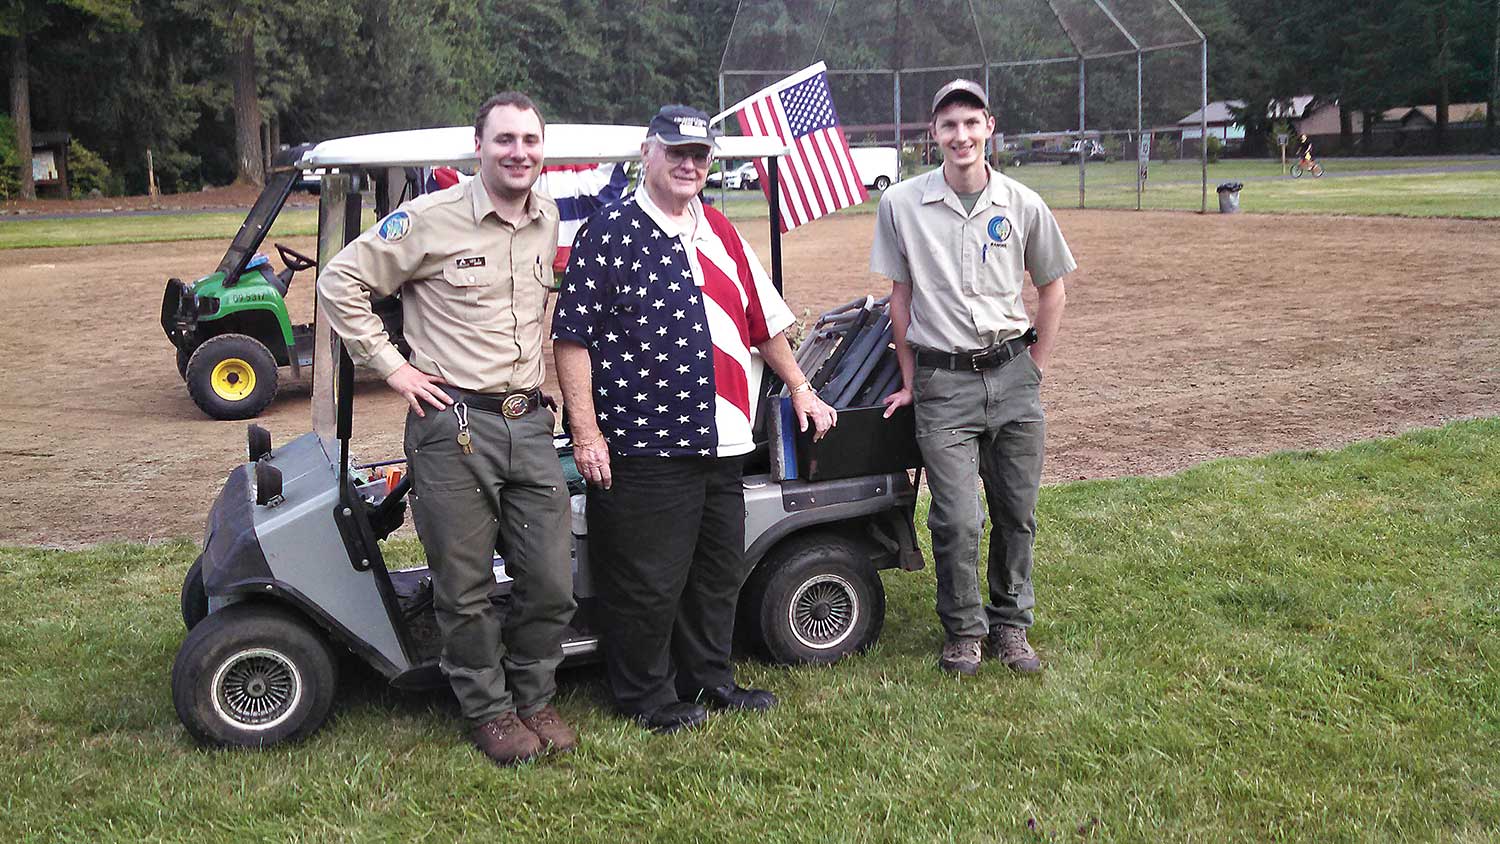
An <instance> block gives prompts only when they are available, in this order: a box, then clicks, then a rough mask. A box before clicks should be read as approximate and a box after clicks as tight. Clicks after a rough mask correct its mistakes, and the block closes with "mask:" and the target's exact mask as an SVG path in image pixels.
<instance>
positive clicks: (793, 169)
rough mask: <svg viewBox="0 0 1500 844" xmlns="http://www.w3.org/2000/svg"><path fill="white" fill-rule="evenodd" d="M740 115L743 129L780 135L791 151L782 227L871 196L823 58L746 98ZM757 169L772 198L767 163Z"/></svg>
mask: <svg viewBox="0 0 1500 844" xmlns="http://www.w3.org/2000/svg"><path fill="white" fill-rule="evenodd" d="M735 117H737V118H738V119H739V123H740V132H741V133H743V134H746V135H759V136H768V137H774V138H778V139H780V140H781V141H782V143H785V144H786V145H787V147H788V149H789V150H790V153H789V154H788V155H787V156H786V157H785V158H784V159H782V161H781V165H780V174H779V178H778V181H779V183H780V188H781V230H782V231H784V232H787V231H791V230H792V229H794V228H796V227H798V226H800V225H802V224H803V223H810V222H812V221H813V220H816V219H818V218H819V217H822V216H823V215H825V214H831V213H833V212H834V211H837V210H839V209H840V208H848V207H849V206H851V205H858V204H860V203H861V202H864V201H865V200H866V199H869V198H870V195H869V194H868V193H866V192H865V186H864V184H863V183H862V182H861V181H860V178H859V172H858V171H857V170H855V169H854V159H853V158H852V157H851V156H850V155H849V141H848V140H846V139H845V138H844V130H843V128H842V127H840V126H839V115H838V112H837V111H835V110H834V107H833V96H832V94H830V93H829V90H828V68H827V66H825V65H824V64H823V63H822V62H818V63H817V64H815V65H813V66H812V67H809V68H806V69H804V70H800V71H798V72H797V73H794V74H792V75H791V76H788V77H787V78H785V79H783V80H781V81H780V82H777V83H776V84H775V85H772V86H771V87H769V88H767V89H765V90H764V91H761V92H760V93H758V94H756V95H754V96H752V97H750V98H749V99H747V100H745V101H744V102H743V103H741V104H740V105H738V106H736V107H735ZM755 169H756V170H757V171H758V172H759V173H760V184H761V189H762V190H764V191H765V192H766V197H767V198H770V195H771V187H770V180H769V177H768V175H767V170H766V166H765V163H764V162H760V161H757V162H756V164H755Z"/></svg>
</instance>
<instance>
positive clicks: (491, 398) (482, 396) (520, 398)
mask: <svg viewBox="0 0 1500 844" xmlns="http://www.w3.org/2000/svg"><path fill="white" fill-rule="evenodd" d="M444 392H446V393H447V394H448V397H449V398H451V399H453V400H454V401H461V402H463V403H464V404H466V405H468V406H469V407H470V409H473V410H479V411H483V412H484V413H498V414H500V415H501V416H504V417H505V418H506V419H520V418H521V417H522V416H525V415H526V414H528V413H530V412H531V411H533V410H536V409H537V408H539V407H541V406H542V391H541V389H535V390H532V391H530V392H526V393H507V394H505V395H503V396H498V395H492V394H490V393H473V392H470V391H468V390H460V389H457V388H453V387H450V388H448V389H446V390H444Z"/></svg>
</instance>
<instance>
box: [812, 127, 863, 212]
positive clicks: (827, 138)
mask: <svg viewBox="0 0 1500 844" xmlns="http://www.w3.org/2000/svg"><path fill="white" fill-rule="evenodd" d="M819 140H821V141H822V142H823V146H825V147H827V149H828V161H829V164H828V169H829V174H828V177H829V178H830V179H832V180H833V182H834V184H836V185H838V187H839V190H840V191H842V192H843V196H844V207H845V208H847V207H849V206H850V205H857V204H858V203H859V199H858V197H857V196H856V195H855V192H854V187H853V186H852V185H850V184H849V178H848V176H847V174H846V173H845V172H844V161H843V158H844V152H843V150H841V149H839V136H838V130H837V129H824V130H823V131H822V132H820V133H819Z"/></svg>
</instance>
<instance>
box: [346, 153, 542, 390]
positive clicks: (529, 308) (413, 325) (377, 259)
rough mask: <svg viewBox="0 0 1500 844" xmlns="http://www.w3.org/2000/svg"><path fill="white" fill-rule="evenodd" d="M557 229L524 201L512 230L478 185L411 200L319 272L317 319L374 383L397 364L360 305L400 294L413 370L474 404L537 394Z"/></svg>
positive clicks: (538, 200) (537, 203) (538, 203)
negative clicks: (481, 396)
mask: <svg viewBox="0 0 1500 844" xmlns="http://www.w3.org/2000/svg"><path fill="white" fill-rule="evenodd" d="M557 224H558V214H557V204H556V203H554V202H553V201H552V200H551V199H548V198H547V197H545V196H542V195H541V194H538V193H536V192H535V191H533V192H532V194H531V196H530V198H528V199H527V201H526V216H525V217H524V218H523V219H522V220H521V222H520V224H519V225H514V224H512V223H509V222H507V221H505V220H502V219H501V218H500V216H499V215H498V214H497V213H495V208H494V205H493V204H492V203H491V202H490V197H489V194H488V193H487V192H486V191H485V190H484V187H483V185H482V183H481V181H480V179H479V178H477V177H476V178H473V179H468V180H466V181H464V182H463V183H461V184H458V185H454V186H453V187H451V188H448V189H446V190H441V191H437V192H436V193H430V194H425V195H423V196H419V197H417V198H416V199H413V200H412V201H411V202H408V203H406V204H405V205H403V206H401V208H399V209H397V210H396V211H394V212H392V213H391V214H390V215H389V216H387V217H386V218H385V219H384V220H381V221H380V223H378V224H377V225H376V226H375V227H373V228H371V229H370V230H369V231H366V232H365V233H364V234H361V235H360V236H359V238H358V239H356V240H355V241H354V242H352V243H350V244H349V245H348V246H346V247H344V249H343V250H342V251H340V252H339V254H338V255H337V256H335V257H334V259H333V260H332V261H330V262H329V263H328V266H327V267H326V268H324V270H323V273H322V275H320V276H319V277H318V307H319V308H321V309H322V310H323V313H325V314H327V316H328V322H329V324H330V325H331V326H333V330H334V331H336V332H338V334H339V336H340V337H341V338H343V340H344V345H345V346H346V347H347V348H348V349H349V356H350V357H351V358H353V359H354V362H355V363H357V364H359V365H361V366H368V367H370V368H371V369H373V370H375V372H377V373H378V374H379V375H380V377H382V378H384V377H386V376H388V375H390V374H391V373H392V372H395V371H396V370H397V369H399V368H400V367H401V364H402V363H404V362H405V361H404V360H403V359H402V357H401V353H400V352H398V351H396V347H395V345H394V344H392V343H391V340H390V338H389V337H388V336H386V333H385V330H384V329H383V328H382V327H381V322H380V318H379V317H377V316H375V315H374V314H373V313H372V312H371V311H370V300H371V297H372V294H373V296H374V297H376V298H379V297H383V296H389V295H391V294H392V293H395V292H396V291H397V290H400V291H401V310H402V322H403V326H404V327H403V333H404V334H405V336H406V342H407V343H408V344H410V346H411V365H412V366H415V367H416V368H417V369H420V370H422V371H423V372H425V373H427V374H428V375H436V376H438V377H440V378H442V379H443V380H444V381H447V382H448V383H449V384H451V385H453V386H455V387H458V388H460V389H464V390H473V391H475V392H481V393H506V392H513V391H518V390H531V389H534V388H536V387H540V386H541V384H542V379H543V376H544V372H543V369H542V330H543V327H544V326H543V321H544V320H543V313H544V311H545V310H546V307H547V293H548V292H549V291H550V290H551V285H552V259H553V257H554V256H555V255H556V254H557Z"/></svg>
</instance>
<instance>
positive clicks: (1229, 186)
mask: <svg viewBox="0 0 1500 844" xmlns="http://www.w3.org/2000/svg"><path fill="white" fill-rule="evenodd" d="M1244 187H1245V185H1244V184H1243V183H1242V182H1225V183H1223V184H1222V185H1219V213H1220V214H1238V213H1239V211H1240V190H1241V189H1243V188H1244Z"/></svg>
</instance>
